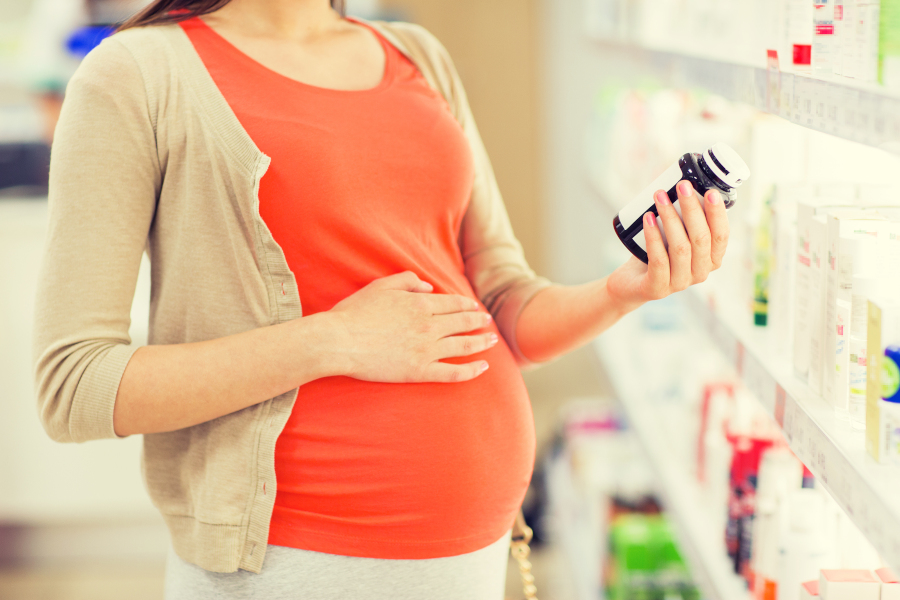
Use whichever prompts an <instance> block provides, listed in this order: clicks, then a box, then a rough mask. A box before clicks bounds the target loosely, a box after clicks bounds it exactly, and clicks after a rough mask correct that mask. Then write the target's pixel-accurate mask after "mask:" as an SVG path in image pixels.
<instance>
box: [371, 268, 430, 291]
mask: <svg viewBox="0 0 900 600" xmlns="http://www.w3.org/2000/svg"><path fill="white" fill-rule="evenodd" d="M369 287H372V288H375V289H379V290H401V291H405V292H431V291H433V290H434V286H432V285H431V284H430V283H428V282H425V281H422V280H421V279H419V277H418V275H416V274H415V273H413V272H412V271H404V272H402V273H397V274H396V275H388V276H387V277H382V278H381V279H376V280H375V281H373V282H371V283H370V284H369Z"/></svg>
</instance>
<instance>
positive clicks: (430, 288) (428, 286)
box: [422, 281, 434, 292]
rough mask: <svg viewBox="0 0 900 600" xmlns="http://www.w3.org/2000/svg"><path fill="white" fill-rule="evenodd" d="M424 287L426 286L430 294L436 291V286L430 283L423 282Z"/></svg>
mask: <svg viewBox="0 0 900 600" xmlns="http://www.w3.org/2000/svg"><path fill="white" fill-rule="evenodd" d="M422 285H424V286H425V287H426V288H427V289H428V291H429V292H433V291H434V286H433V285H431V284H430V283H428V282H427V281H423V282H422Z"/></svg>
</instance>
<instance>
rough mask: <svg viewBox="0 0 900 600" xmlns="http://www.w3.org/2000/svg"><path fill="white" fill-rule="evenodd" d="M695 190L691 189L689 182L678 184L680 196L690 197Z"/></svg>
mask: <svg viewBox="0 0 900 600" xmlns="http://www.w3.org/2000/svg"><path fill="white" fill-rule="evenodd" d="M693 191H694V190H693V188H691V184H690V183H688V182H687V181H680V182H678V194H679V195H681V196H690V195H691V193H692V192H693Z"/></svg>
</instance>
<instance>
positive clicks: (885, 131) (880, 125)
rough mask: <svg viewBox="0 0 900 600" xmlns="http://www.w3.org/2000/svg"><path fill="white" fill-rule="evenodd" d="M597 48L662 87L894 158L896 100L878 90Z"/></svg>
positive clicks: (610, 45) (899, 135)
mask: <svg viewBox="0 0 900 600" xmlns="http://www.w3.org/2000/svg"><path fill="white" fill-rule="evenodd" d="M597 44H598V45H601V46H603V47H605V48H606V49H613V50H618V51H620V52H621V53H622V54H623V58H625V60H628V61H635V62H636V63H637V64H639V65H641V66H643V67H644V68H647V67H649V68H650V70H651V71H652V72H653V73H654V74H655V75H656V76H657V77H658V78H659V79H660V82H661V83H662V84H664V85H667V86H671V87H682V88H700V89H704V90H707V91H709V92H711V93H714V94H718V95H720V96H722V97H724V98H727V99H729V100H733V101H736V102H742V103H745V104H749V105H751V106H754V107H756V108H757V109H759V110H762V111H764V112H768V113H772V114H775V115H778V116H780V117H783V118H785V119H787V120H788V121H791V122H792V123H797V124H798V125H802V126H804V127H809V128H811V129H815V130H818V131H823V132H825V133H829V134H832V135H836V136H839V137H842V138H845V139H848V140H852V141H855V142H860V143H862V144H867V145H870V146H875V147H879V148H883V149H885V150H888V151H890V152H894V153H900V97H898V96H897V95H893V94H890V93H889V92H886V91H885V90H884V89H883V88H881V87H880V86H876V85H865V84H858V83H855V82H853V80H849V79H844V80H840V79H837V80H833V81H826V80H821V79H815V78H813V77H810V76H808V75H801V74H794V73H786V72H778V71H774V72H773V71H768V70H767V69H764V68H760V67H754V66H748V65H740V64H735V63H729V62H723V61H717V60H710V59H708V58H703V57H699V56H690V55H687V54H681V53H678V52H672V51H666V50H654V49H650V48H645V47H641V46H636V45H633V44H627V43H622V42H613V41H598V42H597ZM635 72H636V73H637V72H639V70H637V69H636V70H635Z"/></svg>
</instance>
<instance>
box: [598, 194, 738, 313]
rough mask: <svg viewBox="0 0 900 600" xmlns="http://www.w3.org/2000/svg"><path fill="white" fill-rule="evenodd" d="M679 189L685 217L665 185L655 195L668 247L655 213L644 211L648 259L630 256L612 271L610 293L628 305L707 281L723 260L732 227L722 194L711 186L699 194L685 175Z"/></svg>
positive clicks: (621, 303)
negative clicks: (664, 187)
mask: <svg viewBox="0 0 900 600" xmlns="http://www.w3.org/2000/svg"><path fill="white" fill-rule="evenodd" d="M676 189H677V192H678V204H679V205H681V218H679V216H678V212H677V211H676V210H675V207H674V206H673V205H672V203H671V202H670V201H669V197H668V196H667V195H666V193H665V192H664V191H662V190H660V191H658V192H656V194H655V195H654V201H655V203H656V210H657V211H658V212H659V219H660V220H661V221H662V224H663V227H664V229H665V232H666V239H667V241H668V245H669V247H668V250H667V249H666V246H665V244H664V243H663V238H662V233H661V231H660V228H659V226H658V224H657V220H656V217H655V216H654V214H653V213H652V212H648V213H646V214H644V236H645V239H646V243H647V261H648V264H644V263H642V262H641V261H640V260H638V259H636V258H634V257H632V258H630V259H629V260H628V262H626V263H625V264H623V265H622V266H621V267H619V268H618V269H616V270H615V271H614V272H613V273H612V275H610V276H609V280H608V290H609V294H610V296H611V297H612V298H613V299H614V300H616V301H617V302H618V303H619V305H620V306H622V307H623V308H625V309H626V310H630V309H632V308H635V307H637V306H639V305H641V304H643V303H644V302H647V301H649V300H658V299H660V298H665V297H666V296H668V295H670V294H672V293H674V292H680V291H681V290H683V289H685V288H687V287H688V286H690V285H693V284H695V283H700V282H702V281H706V278H707V277H708V276H709V274H710V272H712V271H715V270H716V269H718V268H719V267H720V266H722V257H723V256H724V255H725V248H726V246H727V245H728V233H729V229H728V216H727V215H726V213H725V205H724V204H723V202H722V198H721V195H720V194H719V193H718V192H716V191H715V190H710V191H708V192H707V193H706V195H705V196H704V197H703V198H701V197H700V196H699V195H698V194H697V193H696V192H695V191H694V188H693V187H692V186H691V184H690V183H689V182H687V181H681V182H679V183H678V185H677V188H676ZM682 219H683V220H682Z"/></svg>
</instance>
